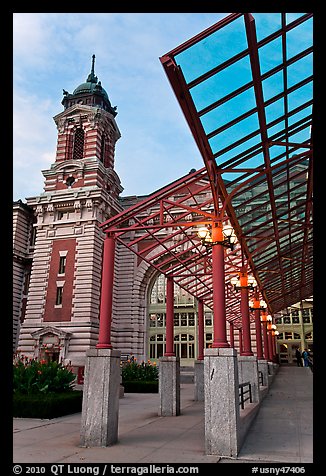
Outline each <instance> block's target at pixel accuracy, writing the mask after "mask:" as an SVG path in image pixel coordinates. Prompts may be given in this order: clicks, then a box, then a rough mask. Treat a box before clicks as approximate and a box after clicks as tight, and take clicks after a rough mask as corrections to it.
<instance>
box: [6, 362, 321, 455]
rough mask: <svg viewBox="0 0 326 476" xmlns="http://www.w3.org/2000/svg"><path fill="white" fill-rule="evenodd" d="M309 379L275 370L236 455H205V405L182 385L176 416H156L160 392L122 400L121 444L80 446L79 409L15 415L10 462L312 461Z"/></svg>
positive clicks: (303, 372)
mask: <svg viewBox="0 0 326 476" xmlns="http://www.w3.org/2000/svg"><path fill="white" fill-rule="evenodd" d="M312 383H313V374H312V373H311V372H310V370H309V369H308V368H297V367H280V369H279V372H278V374H277V375H276V376H275V379H274V382H273V384H272V385H271V387H270V390H269V393H268V395H267V396H266V397H265V399H264V401H263V403H262V406H261V409H260V411H259V413H258V415H257V417H256V420H255V421H254V422H253V424H252V427H251V429H250V431H249V433H248V435H247V438H246V441H245V443H244V445H243V447H242V449H241V452H240V454H239V456H238V459H227V458H219V457H218V456H207V455H205V454H204V416H203V402H195V401H194V400H193V395H194V386H193V384H181V415H180V416H177V417H159V416H158V415H157V411H158V402H159V400H158V394H125V396H124V397H123V398H121V399H120V412H119V413H120V417H119V442H118V443H117V444H116V445H114V446H111V447H108V448H81V447H79V430H80V417H81V415H80V413H77V414H73V415H68V416H64V417H60V418H56V419H53V420H38V419H31V418H26V419H21V418H15V419H14V424H13V428H14V439H13V448H14V451H13V462H14V463H106V462H110V463H134V464H136V463H167V464H169V463H171V464H172V463H237V462H242V463H243V462H248V463H253V462H286V463H311V462H312V461H313V459H312V455H313V453H312V450H313V448H312V414H313V408H312V406H313V403H312Z"/></svg>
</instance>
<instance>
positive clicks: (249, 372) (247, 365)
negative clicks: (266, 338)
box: [238, 355, 260, 402]
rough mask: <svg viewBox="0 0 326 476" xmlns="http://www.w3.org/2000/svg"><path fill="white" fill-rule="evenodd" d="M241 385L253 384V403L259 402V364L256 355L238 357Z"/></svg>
mask: <svg viewBox="0 0 326 476" xmlns="http://www.w3.org/2000/svg"><path fill="white" fill-rule="evenodd" d="M238 367H239V383H245V382H250V383H251V395H252V401H253V402H259V400H260V398H259V380H258V377H259V375H258V364H257V357H256V356H255V355H240V356H239V357H238Z"/></svg>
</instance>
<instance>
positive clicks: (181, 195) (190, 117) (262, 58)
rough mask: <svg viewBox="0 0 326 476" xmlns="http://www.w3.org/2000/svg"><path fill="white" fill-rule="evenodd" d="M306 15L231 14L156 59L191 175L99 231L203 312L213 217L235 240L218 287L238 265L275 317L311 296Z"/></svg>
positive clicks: (208, 296)
mask: <svg viewBox="0 0 326 476" xmlns="http://www.w3.org/2000/svg"><path fill="white" fill-rule="evenodd" d="M312 50H313V45H312V14H310V13H308V14H303V13H301V14H299V13H289V14H288V13H258V14H255V13H254V14H251V13H233V14H231V15H229V16H227V17H226V18H224V19H223V20H221V21H219V22H218V23H216V24H215V25H212V26H211V27H210V28H209V29H207V30H205V31H203V32H202V33H200V34H199V35H197V36H196V37H194V38H192V39H190V40H188V41H187V42H186V43H184V44H182V45H180V46H179V47H177V48H175V49H174V50H173V51H170V52H169V53H167V54H165V55H164V56H162V57H161V58H160V59H161V62H162V65H163V67H164V70H165V72H166V74H167V77H168V79H169V81H170V83H171V86H172V88H173V91H174V93H175V95H176V98H177V100H178V102H179V104H180V107H181V109H182V111H183V113H184V116H185V118H186V120H187V122H188V124H189V127H190V130H191V132H192V134H193V137H194V139H195V141H196V144H197V146H198V148H199V150H200V152H201V155H202V157H203V162H204V168H203V169H201V170H198V171H193V172H191V173H189V174H188V175H185V176H184V177H182V178H181V179H179V180H176V181H175V182H173V183H171V184H170V185H168V186H167V187H164V188H162V189H161V190H159V191H157V192H155V193H153V194H152V195H150V196H148V197H147V198H145V199H144V200H142V201H140V202H139V203H137V204H136V205H134V206H132V207H130V208H129V209H127V210H125V211H124V212H122V213H120V214H118V215H116V216H115V217H113V218H111V219H109V220H107V221H106V222H105V223H103V224H102V225H101V226H102V229H103V231H105V232H111V233H114V234H115V235H116V238H117V240H118V241H119V242H121V243H122V244H123V245H124V246H127V247H128V248H130V249H131V250H132V251H133V252H134V253H136V254H137V255H138V257H139V259H142V260H145V261H147V262H148V263H149V264H150V265H151V266H153V267H155V268H156V269H157V271H158V272H160V273H164V274H165V275H170V276H173V277H174V280H175V282H176V283H177V284H179V285H180V286H181V287H183V288H184V289H186V290H187V291H188V292H190V293H191V294H193V295H194V296H195V297H197V298H199V299H202V300H203V301H204V303H205V304H206V305H207V306H209V307H212V266H211V248H207V247H206V246H204V245H203V244H202V242H201V240H200V239H199V238H198V228H199V227H200V226H202V225H204V224H206V225H207V224H211V223H212V222H213V221H214V219H215V218H216V215H217V214H219V216H221V214H222V215H223V214H224V215H225V217H227V219H228V221H229V222H230V224H231V225H232V226H233V228H234V230H235V232H236V235H237V239H238V241H237V244H236V246H235V248H234V250H230V249H226V250H225V268H226V307H227V309H226V314H227V319H228V320H229V321H231V320H232V321H235V324H236V321H237V319H239V318H240V311H239V296H238V294H237V292H236V291H235V290H234V289H233V287H232V286H231V284H230V281H229V278H230V277H231V276H232V275H234V274H236V273H238V272H239V271H240V269H241V268H242V267H247V268H248V272H249V273H252V274H253V275H254V276H255V278H256V280H257V282H258V286H259V290H260V292H261V296H262V297H263V298H264V299H265V300H266V302H267V303H268V307H269V311H270V312H271V313H275V312H277V311H280V310H281V309H284V308H286V307H287V306H291V305H293V304H295V303H296V302H298V301H300V300H302V299H305V298H308V297H309V296H311V295H312V294H313V260H312V253H313V248H312V247H313V243H312V240H313V235H312V171H313V168H312V131H313V120H312V104H313V90H312V81H313V70H312Z"/></svg>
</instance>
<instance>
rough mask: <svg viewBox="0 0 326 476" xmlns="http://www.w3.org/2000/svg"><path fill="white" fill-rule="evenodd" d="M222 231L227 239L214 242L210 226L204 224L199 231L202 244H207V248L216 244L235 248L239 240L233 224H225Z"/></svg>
mask: <svg viewBox="0 0 326 476" xmlns="http://www.w3.org/2000/svg"><path fill="white" fill-rule="evenodd" d="M222 233H223V236H224V238H225V239H224V240H222V241H214V242H213V240H212V235H211V231H210V228H209V227H206V226H203V227H201V228H199V229H198V231H197V234H198V237H199V238H200V239H201V242H202V245H204V246H206V248H210V247H211V246H214V245H222V246H225V247H226V248H230V249H231V250H233V248H234V245H235V243H236V241H237V237H236V234H235V232H234V229H233V228H232V226H231V225H224V226H223V228H222Z"/></svg>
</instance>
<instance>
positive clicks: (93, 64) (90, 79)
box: [87, 55, 97, 83]
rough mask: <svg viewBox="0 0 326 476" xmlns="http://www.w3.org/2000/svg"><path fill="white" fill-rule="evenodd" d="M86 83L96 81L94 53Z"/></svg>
mask: <svg viewBox="0 0 326 476" xmlns="http://www.w3.org/2000/svg"><path fill="white" fill-rule="evenodd" d="M87 82H88V83H97V77H96V76H95V55H93V56H92V69H91V72H90V73H89V75H88V78H87Z"/></svg>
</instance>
